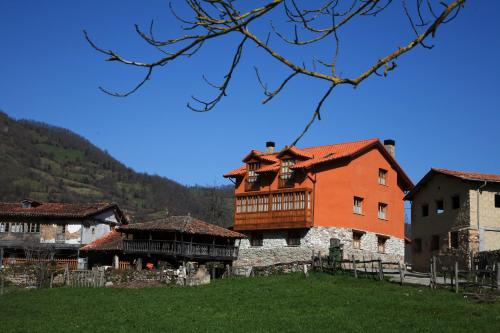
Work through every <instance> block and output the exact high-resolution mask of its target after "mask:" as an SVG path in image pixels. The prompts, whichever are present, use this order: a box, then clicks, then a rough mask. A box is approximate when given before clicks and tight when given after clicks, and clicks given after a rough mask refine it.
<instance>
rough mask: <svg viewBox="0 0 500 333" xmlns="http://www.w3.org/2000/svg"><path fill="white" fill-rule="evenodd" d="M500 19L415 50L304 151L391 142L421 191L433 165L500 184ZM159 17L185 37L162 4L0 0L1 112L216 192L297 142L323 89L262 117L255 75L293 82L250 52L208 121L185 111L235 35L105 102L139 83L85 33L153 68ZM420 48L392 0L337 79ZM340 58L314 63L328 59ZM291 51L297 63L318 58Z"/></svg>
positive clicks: (489, 16) (214, 76)
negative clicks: (143, 36)
mask: <svg viewBox="0 0 500 333" xmlns="http://www.w3.org/2000/svg"><path fill="white" fill-rule="evenodd" d="M499 11H500V2H498V1H491V2H488V4H487V5H486V4H485V3H484V2H480V1H468V2H467V3H466V7H465V9H464V10H463V11H462V12H461V14H460V15H459V16H458V18H457V19H456V20H455V21H453V22H452V23H450V24H448V25H446V26H443V27H442V28H441V30H439V32H438V34H437V37H436V39H435V40H434V43H435V45H436V46H435V47H434V49H432V50H426V49H423V48H418V49H416V50H415V51H414V52H412V53H410V54H408V55H406V56H404V57H402V58H400V59H399V60H398V68H397V69H396V70H395V71H393V72H392V73H391V74H390V75H389V77H387V78H378V77H374V78H371V79H369V80H367V81H365V82H364V83H363V84H362V85H360V86H359V87H358V88H357V89H352V88H351V87H340V88H338V89H337V90H335V92H334V93H333V95H332V96H331V98H330V99H329V100H328V102H327V103H326V104H325V106H324V110H323V120H322V121H321V122H317V123H316V124H315V125H313V127H312V129H311V130H310V132H309V133H308V134H307V135H306V137H305V138H304V139H303V140H302V141H301V143H300V144H299V147H300V146H302V147H306V146H314V145H323V144H330V143H336V142H343V141H353V140H360V139H366V138H372V137H379V138H381V139H384V138H393V139H395V140H396V154H397V159H398V161H399V162H400V164H401V165H402V166H403V168H404V169H405V170H406V171H407V173H408V174H409V175H410V177H411V178H412V179H413V180H414V182H416V181H418V180H419V179H420V178H421V177H422V176H423V175H424V174H425V173H426V172H427V171H428V170H429V168H430V167H433V166H434V167H444V168H450V169H458V170H473V171H479V172H491V173H500V168H499V165H500V148H499V142H500V140H499V139H500V131H499V127H498V124H499V123H500V112H499V109H500V85H499V83H498V77H500V66H499V64H498V59H500V38H498V36H499V33H500V20H498V16H497V13H498V12H499ZM181 12H182V10H181ZM151 19H154V20H155V21H156V22H157V28H158V30H157V31H158V35H159V36H165V37H170V36H173V35H175V34H177V33H178V32H179V31H178V23H177V22H176V21H175V20H173V19H172V17H171V16H170V15H169V13H168V3H167V2H166V1H90V0H88V1H78V2H77V1H55V0H54V1H22V0H18V1H6V0H2V1H0V57H1V61H0V109H2V110H4V111H5V112H7V113H8V114H9V115H10V116H12V117H15V118H28V119H34V120H38V121H44V122H47V123H49V124H53V125H57V126H62V127H65V128H68V129H71V130H73V131H75V132H76V133H78V134H81V135H83V136H84V137H86V138H88V139H89V140H90V141H92V142H93V143H94V144H96V145H97V146H98V147H100V148H102V149H106V150H107V151H108V152H109V153H110V154H111V155H113V156H114V157H115V158H117V159H118V160H120V161H122V162H123V163H125V164H126V165H128V166H130V167H132V168H134V169H135V170H137V171H141V172H147V173H150V174H158V175H161V176H166V177H169V178H171V179H174V180H176V181H178V182H181V183H184V184H203V185H212V184H226V183H228V182H227V181H226V180H225V179H223V178H222V174H223V173H224V172H226V171H228V170H230V169H232V168H235V167H237V166H239V165H240V163H241V159H242V158H243V156H244V155H245V154H246V153H247V152H248V151H249V150H250V149H252V148H256V149H263V148H264V143H265V141H268V140H273V141H276V143H277V146H278V147H282V146H283V145H285V144H288V143H290V142H292V141H293V139H294V138H295V137H296V136H297V135H298V134H299V133H300V131H301V130H302V128H303V127H304V125H305V123H306V121H307V120H308V119H309V118H310V116H311V113H312V111H313V109H314V107H315V103H316V102H317V100H318V98H319V97H320V96H321V94H322V92H323V91H324V90H325V89H326V85H325V83H323V82H319V81H315V80H312V79H306V78H301V79H297V80H295V81H292V82H291V84H290V85H289V87H288V88H287V89H286V90H285V91H284V92H283V93H282V94H281V95H280V96H278V97H276V98H275V100H273V101H272V102H270V103H268V104H266V105H262V104H261V103H260V101H261V100H262V99H263V95H262V92H261V89H260V87H259V85H258V83H257V81H256V78H255V74H254V71H253V66H254V65H258V66H259V68H261V71H262V72H263V76H264V78H265V79H266V80H267V81H269V84H270V85H271V86H275V85H276V84H278V83H279V79H280V78H282V77H284V76H285V75H287V73H288V72H287V69H286V68H284V67H283V65H281V64H280V63H278V62H276V61H274V60H272V59H270V58H269V57H268V56H267V55H266V54H264V53H263V52H262V51H261V50H258V49H256V48H255V47H253V46H249V47H246V48H245V50H244V53H243V57H242V60H241V64H240V67H239V68H238V69H237V71H236V72H235V74H234V79H233V82H232V83H231V86H230V88H229V90H228V92H229V96H228V97H227V98H226V99H225V100H223V102H222V103H221V104H220V105H219V106H218V107H217V108H216V109H214V110H213V111H211V112H209V113H204V114H199V113H194V112H192V111H189V110H188V109H187V108H186V102H187V101H189V98H190V96H191V95H192V94H195V95H196V96H200V97H207V98H208V97H210V96H212V94H213V93H214V91H213V90H211V89H210V88H209V87H207V85H206V84H205V83H204V82H203V80H202V78H201V75H202V74H206V75H207V76H208V77H209V78H210V79H211V80H213V81H217V82H220V80H221V78H222V75H223V73H224V71H225V70H226V68H227V66H228V64H229V63H230V61H231V58H232V50H233V49H234V48H235V47H236V45H237V43H238V40H237V39H235V38H233V37H228V38H225V39H224V40H221V41H216V42H214V43H213V44H210V45H207V46H206V47H205V48H204V49H202V50H201V51H200V52H199V53H198V54H197V55H196V56H195V57H193V58H191V59H189V60H187V59H182V60H181V61H179V62H176V63H172V64H171V65H169V66H167V67H166V68H165V70H163V71H160V72H157V73H155V74H154V77H153V80H152V81H150V82H148V83H147V84H146V85H145V86H144V87H143V88H142V89H141V90H140V91H139V92H138V93H136V94H135V95H132V96H130V97H128V98H115V97H111V96H107V95H104V94H103V93H101V92H100V91H99V90H98V89H97V87H98V86H99V85H103V86H105V87H107V88H110V89H116V90H125V89H127V88H129V87H132V86H133V84H134V82H135V80H137V79H139V78H140V76H141V74H142V73H141V72H140V71H137V70H135V69H131V68H127V67H124V66H121V65H119V64H110V63H106V62H105V61H103V57H102V56H101V55H100V54H98V53H96V52H95V51H94V50H92V49H91V48H90V47H89V46H88V45H87V44H86V42H85V41H84V39H83V36H82V30H83V29H86V30H88V31H89V33H90V34H91V36H92V37H93V38H94V40H95V41H96V42H97V43H98V44H99V45H101V46H103V47H105V48H113V49H116V50H118V51H119V52H120V54H123V55H126V56H129V57H138V58H139V59H153V58H154V57H155V56H158V54H157V53H155V52H154V51H153V50H151V49H150V48H149V47H147V46H146V45H144V43H142V42H141V41H140V40H139V38H138V37H137V35H136V34H135V32H134V28H133V24H134V23H138V24H141V25H143V26H147V25H148V24H149V22H150V20H151ZM267 22H268V21H267V20H264V21H262V23H263V24H267ZM254 30H255V31H257V32H260V31H261V29H260V27H257V26H256V27H255V28H254ZM411 37H412V32H411V30H410V29H409V26H408V22H407V21H406V18H405V17H404V16H402V10H401V4H400V2H399V1H396V2H395V4H394V5H392V7H391V9H390V10H388V11H387V12H386V13H383V14H382V15H379V16H378V17H377V18H376V19H372V18H365V19H362V20H359V21H357V22H356V25H353V28H352V29H350V30H346V31H343V32H341V34H340V38H341V55H340V57H339V71H340V72H342V73H344V74H346V75H356V74H357V73H359V72H360V71H361V70H363V69H364V68H367V66H369V65H370V64H371V63H372V62H373V61H374V60H376V59H377V57H380V56H382V55H384V54H386V53H387V52H388V51H389V50H392V49H393V48H394V47H395V46H397V45H402V44H403V41H407V40H409V38H411ZM398 41H399V42H398ZM271 42H272V43H277V41H276V40H272V41H271ZM329 43H331V41H329ZM272 45H273V44H272ZM330 46H331V45H329V44H323V45H320V46H318V47H316V48H315V49H313V50H312V51H311V52H310V53H314V54H315V55H317V56H318V55H319V56H321V55H325V58H324V59H325V60H326V59H328V56H329V54H331V47H330ZM285 51H286V52H287V54H288V52H291V53H289V54H290V56H291V57H292V58H294V59H300V58H301V57H305V56H307V55H308V54H309V53H307V50H306V49H299V50H290V49H289V48H287V49H286V50H285Z"/></svg>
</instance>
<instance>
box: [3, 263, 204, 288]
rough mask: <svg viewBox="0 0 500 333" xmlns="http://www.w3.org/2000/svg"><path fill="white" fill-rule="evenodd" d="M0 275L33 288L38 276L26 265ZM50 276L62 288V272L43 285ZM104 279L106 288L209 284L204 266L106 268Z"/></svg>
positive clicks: (9, 282) (14, 282)
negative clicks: (128, 284)
mask: <svg viewBox="0 0 500 333" xmlns="http://www.w3.org/2000/svg"><path fill="white" fill-rule="evenodd" d="M103 269H104V268H103ZM51 273H52V274H51ZM0 274H1V275H2V277H3V278H4V281H5V282H6V283H8V284H12V285H16V286H20V287H33V286H36V285H37V279H38V276H37V273H36V270H35V269H34V268H33V267H31V266H28V265H26V266H22V267H21V266H19V267H18V266H16V267H9V268H4V269H2V270H1V271H0ZM51 276H52V278H53V279H52V286H54V287H55V286H62V285H64V284H65V275H64V271H62V270H56V271H53V272H49V273H48V276H47V278H46V279H45V282H46V283H45V284H44V285H47V286H48V285H49V284H50V277H51ZM104 279H105V285H106V286H108V287H109V286H120V285H125V284H127V283H130V282H145V283H147V282H160V283H165V284H177V285H187V286H195V285H200V284H206V283H210V274H209V273H208V271H207V269H206V268H205V267H204V266H200V267H197V266H195V265H192V266H189V267H187V268H184V267H180V268H178V269H171V268H167V269H161V270H141V271H137V270H115V269H112V268H106V269H104Z"/></svg>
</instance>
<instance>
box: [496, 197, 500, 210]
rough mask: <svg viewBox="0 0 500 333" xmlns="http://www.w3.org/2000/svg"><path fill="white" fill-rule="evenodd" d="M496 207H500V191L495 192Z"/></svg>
mask: <svg viewBox="0 0 500 333" xmlns="http://www.w3.org/2000/svg"><path fill="white" fill-rule="evenodd" d="M495 207H496V208H500V193H497V194H495Z"/></svg>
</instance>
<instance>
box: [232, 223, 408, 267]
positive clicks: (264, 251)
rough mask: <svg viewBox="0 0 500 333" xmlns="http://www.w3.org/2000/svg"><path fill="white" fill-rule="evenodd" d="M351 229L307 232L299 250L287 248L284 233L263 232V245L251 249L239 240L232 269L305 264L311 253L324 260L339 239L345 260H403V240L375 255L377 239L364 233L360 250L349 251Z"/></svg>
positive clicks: (392, 242)
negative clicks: (333, 242) (333, 243)
mask: <svg viewBox="0 0 500 333" xmlns="http://www.w3.org/2000/svg"><path fill="white" fill-rule="evenodd" d="M352 232H353V231H352V229H347V228H334V227H314V228H311V229H309V230H307V231H306V232H305V233H304V235H303V237H302V239H301V242H300V245H299V246H288V245H287V243H286V237H287V232H286V231H264V232H263V236H264V240H263V245H262V246H258V247H253V246H250V240H249V239H243V240H241V244H240V248H239V254H238V259H237V260H236V261H234V263H233V266H235V267H264V266H273V265H276V264H282V263H293V262H306V261H310V260H311V256H312V252H313V251H314V252H315V253H317V252H318V251H319V252H320V253H321V255H323V256H326V255H328V253H329V247H330V239H331V238H338V239H340V243H341V244H343V246H344V247H343V248H344V258H351V256H352V255H354V256H355V258H356V259H363V258H365V259H378V258H380V259H382V260H383V261H396V262H399V261H403V260H404V240H403V239H400V238H396V237H391V238H389V239H387V241H386V243H385V253H379V252H378V242H377V235H376V234H375V233H371V232H366V233H365V234H364V235H363V237H362V238H361V249H360V250H358V249H354V248H353V247H352Z"/></svg>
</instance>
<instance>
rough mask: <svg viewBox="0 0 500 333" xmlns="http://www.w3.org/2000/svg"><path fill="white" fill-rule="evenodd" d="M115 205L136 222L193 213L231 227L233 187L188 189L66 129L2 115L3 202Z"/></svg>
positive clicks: (0, 193) (0, 188)
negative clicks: (134, 167)
mask: <svg viewBox="0 0 500 333" xmlns="http://www.w3.org/2000/svg"><path fill="white" fill-rule="evenodd" d="M25 197H29V198H33V199H35V200H40V201H52V202H57V201H61V202H95V201H113V202H116V203H118V204H119V205H120V206H121V207H122V208H123V209H124V210H126V211H127V212H128V213H131V214H132V215H133V216H134V217H135V221H138V220H142V219H144V218H154V217H160V216H164V215H165V214H167V210H168V214H170V215H180V214H188V213H189V214H191V215H192V216H195V217H198V218H201V219H204V220H205V221H207V222H212V223H216V224H219V225H223V226H229V225H231V223H232V222H231V218H232V209H233V204H232V203H233V201H232V200H233V199H232V198H233V188H232V186H225V187H217V188H209V187H198V186H197V187H187V186H184V185H181V184H179V183H177V182H175V181H172V180H170V179H167V178H164V177H159V176H151V175H148V174H143V173H137V172H135V171H134V170H132V169H130V168H128V167H126V166H125V165H123V164H122V163H120V162H119V161H117V160H116V159H114V158H113V157H111V156H110V155H109V154H108V153H106V152H105V151H102V150H101V149H99V148H97V147H96V146H94V145H93V144H92V143H90V142H89V141H88V140H86V139H85V138H83V137H81V136H79V135H77V134H75V133H73V132H71V131H69V130H67V129H63V128H59V127H54V126H51V125H47V124H44V123H40V122H34V121H30V120H14V119H12V118H10V117H9V116H8V115H7V114H5V113H3V112H1V111H0V201H19V200H21V199H23V198H25Z"/></svg>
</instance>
